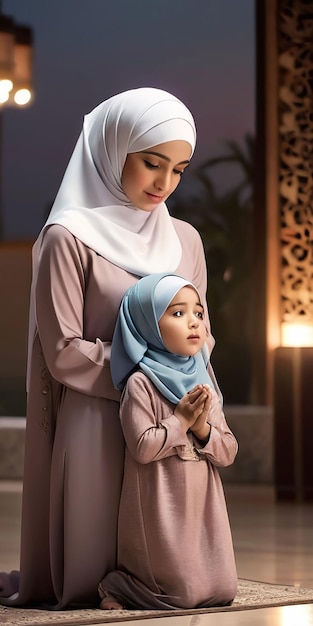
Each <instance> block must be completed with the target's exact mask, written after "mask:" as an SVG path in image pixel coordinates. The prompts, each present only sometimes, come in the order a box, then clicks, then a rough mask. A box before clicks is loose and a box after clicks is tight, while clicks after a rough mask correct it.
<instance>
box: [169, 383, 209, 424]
mask: <svg viewBox="0 0 313 626" xmlns="http://www.w3.org/2000/svg"><path fill="white" fill-rule="evenodd" d="M208 399H209V389H208V387H207V385H196V387H194V388H193V389H192V390H191V391H188V393H186V394H185V395H184V396H183V397H182V398H181V400H180V401H179V402H178V404H177V405H176V408H175V411H174V415H176V417H177V418H178V419H179V421H180V423H181V425H182V428H183V430H184V432H185V433H186V432H187V430H188V429H189V428H190V429H192V427H193V425H194V424H195V423H196V422H197V420H198V418H200V416H201V414H202V413H203V412H204V413H205V415H207V408H206V403H207V401H208Z"/></svg>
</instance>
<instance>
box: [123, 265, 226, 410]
mask: <svg viewBox="0 0 313 626" xmlns="http://www.w3.org/2000/svg"><path fill="white" fill-rule="evenodd" d="M187 285H190V286H191V287H193V289H195V290H196V291H197V289H196V288H195V286H194V285H192V283H190V282H189V281H187V280H185V279H184V278H182V277H181V276H177V275H174V274H164V273H159V274H152V275H150V276H145V277H143V278H141V279H140V280H139V281H138V282H137V283H136V284H135V285H133V286H132V287H130V289H128V290H127V292H126V294H125V296H124V298H123V300H122V303H121V307H120V310H119V315H118V318H117V322H116V325H115V330H114V335H113V340H112V351H111V375H112V380H113V384H114V386H115V387H116V389H123V387H124V385H125V384H126V381H127V379H128V378H129V376H130V375H131V374H132V373H133V372H134V371H135V370H136V369H138V368H139V369H140V370H141V371H143V372H144V373H145V374H146V376H147V377H148V378H149V379H150V380H151V381H152V382H153V384H154V385H155V387H156V388H157V389H158V390H159V391H160V392H161V393H162V395H163V396H164V397H165V398H167V399H168V400H170V402H173V403H175V404H177V402H179V400H180V399H181V398H182V397H183V395H185V393H187V392H188V391H190V390H191V389H192V388H193V387H194V386H195V385H197V384H207V385H210V386H211V387H212V388H213V387H214V385H213V382H212V381H211V378H210V376H209V373H208V370H207V367H208V362H209V354H208V350H207V348H206V346H205V347H204V348H203V349H202V350H201V351H200V352H199V353H198V354H196V355H195V356H190V357H185V356H180V355H177V354H173V353H171V352H169V351H168V350H167V349H166V347H165V345H164V343H163V341H162V337H161V334H160V330H159V324H158V320H159V319H160V318H161V317H162V315H163V313H164V311H165V310H166V309H167V307H168V305H169V304H170V302H171V300H172V299H173V298H174V296H175V295H176V293H177V292H178V291H179V290H180V289H182V287H185V286H187ZM197 293H198V291H197Z"/></svg>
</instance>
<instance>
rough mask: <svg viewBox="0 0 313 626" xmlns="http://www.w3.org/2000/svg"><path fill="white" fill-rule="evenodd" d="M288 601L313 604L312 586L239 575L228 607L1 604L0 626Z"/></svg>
mask: <svg viewBox="0 0 313 626" xmlns="http://www.w3.org/2000/svg"><path fill="white" fill-rule="evenodd" d="M290 604H313V589H304V588H302V587H292V586H288V585H271V584H269V583H263V582H256V581H253V580H243V579H240V580H239V583H238V594H237V596H236V598H235V600H234V602H233V604H232V606H227V607H215V608H212V609H191V610H183V609H177V610H175V611H124V610H123V611H101V610H100V609H83V610H75V611H58V612H52V611H43V610H39V609H12V608H6V607H3V606H0V624H1V626H4V625H5V626H49V625H50V626H52V625H54V624H56V625H57V626H68V625H72V626H89V625H90V624H103V623H105V624H109V623H113V622H128V621H129V620H142V619H148V618H151V617H156V616H157V617H174V616H178V615H198V614H201V613H217V612H221V611H242V610H247V609H260V608H266V607H272V606H285V605H290Z"/></svg>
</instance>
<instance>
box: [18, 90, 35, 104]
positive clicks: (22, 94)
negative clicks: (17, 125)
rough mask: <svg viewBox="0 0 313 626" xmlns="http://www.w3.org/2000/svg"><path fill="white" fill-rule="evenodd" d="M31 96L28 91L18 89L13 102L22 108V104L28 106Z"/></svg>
mask: <svg viewBox="0 0 313 626" xmlns="http://www.w3.org/2000/svg"><path fill="white" fill-rule="evenodd" d="M31 97H32V95H31V92H30V91H29V89H19V90H18V91H17V92H16V93H15V94H14V102H15V103H16V104H19V105H20V106H23V105H24V104H28V102H29V101H30V99H31Z"/></svg>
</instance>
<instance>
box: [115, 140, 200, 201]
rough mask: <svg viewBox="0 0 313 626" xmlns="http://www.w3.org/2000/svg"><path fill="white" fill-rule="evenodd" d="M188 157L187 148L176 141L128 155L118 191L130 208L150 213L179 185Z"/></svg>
mask: <svg viewBox="0 0 313 626" xmlns="http://www.w3.org/2000/svg"><path fill="white" fill-rule="evenodd" d="M190 156H191V146H190V145H189V143H188V142H187V141H180V140H177V141H168V142H166V143H160V144H159V145H157V146H153V147H152V148H148V149H147V150H143V151H142V152H134V153H133V154H128V155H127V159H126V162H125V165H124V168H123V173H122V187H123V191H124V193H125V194H126V196H127V197H128V199H129V200H130V202H131V203H132V205H133V206H135V207H137V208H138V209H142V210H143V211H153V209H155V207H157V206H158V205H159V204H161V202H164V201H165V200H166V199H167V198H168V197H169V196H170V195H171V193H173V191H174V190H175V189H176V187H177V185H178V183H179V182H180V179H181V176H182V174H183V172H184V170H185V169H186V167H187V166H188V165H189V161H190Z"/></svg>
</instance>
